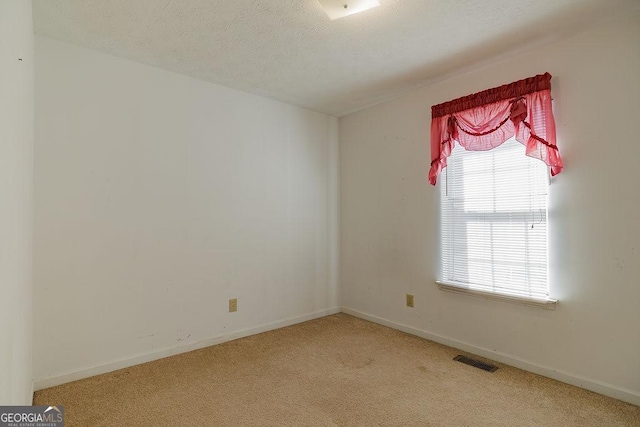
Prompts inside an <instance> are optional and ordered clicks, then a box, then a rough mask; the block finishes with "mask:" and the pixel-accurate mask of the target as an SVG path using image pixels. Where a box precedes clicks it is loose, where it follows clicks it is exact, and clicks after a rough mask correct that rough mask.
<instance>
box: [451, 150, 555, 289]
mask: <svg viewBox="0 0 640 427" xmlns="http://www.w3.org/2000/svg"><path fill="white" fill-rule="evenodd" d="M443 175H444V176H443V177H442V178H444V179H441V180H440V184H439V185H440V194H441V222H440V223H441V239H442V240H441V251H442V252H441V257H442V258H441V279H440V281H439V283H441V284H446V285H449V286H454V287H457V288H459V289H466V290H469V291H475V292H478V291H479V292H483V293H491V294H495V295H502V296H506V297H514V298H517V299H526V300H536V301H548V300H549V292H548V280H547V188H548V185H549V178H548V171H547V167H546V165H545V164H544V163H543V162H541V161H539V160H536V159H532V158H530V157H527V156H526V155H525V153H524V146H523V145H522V144H520V143H518V142H517V141H515V140H514V139H511V140H509V141H507V142H505V143H504V144H502V145H501V146H500V147H498V148H494V149H493V150H489V151H466V150H465V149H464V148H462V147H460V146H456V148H455V149H454V150H453V153H452V154H451V156H450V157H449V159H448V160H447V167H446V168H445V169H444V174H443ZM475 292H474V293H475Z"/></svg>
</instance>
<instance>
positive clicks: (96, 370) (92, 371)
mask: <svg viewBox="0 0 640 427" xmlns="http://www.w3.org/2000/svg"><path fill="white" fill-rule="evenodd" d="M336 313H340V308H339V307H335V308H330V309H327V310H321V311H316V312H314V313H310V314H305V315H303V316H297V317H291V318H287V319H283V320H278V321H276V322H272V323H267V324H266V325H261V326H257V327H255V328H249V329H244V330H241V331H237V332H232V333H229V334H225V335H220V336H217V337H214V338H209V339H206V340H203V341H198V342H195V343H188V344H182V345H178V346H175V347H170V348H165V349H161V350H156V351H153V352H149V353H144V354H139V355H137V356H133V357H128V358H125V359H120V360H117V361H114V362H110V363H105V364H102V365H98V366H92V367H89V368H84V369H78V370H76V371H72V372H67V373H65V374H61V375H56V376H50V377H45V378H38V379H36V380H35V381H34V385H33V387H34V389H35V390H36V391H37V390H42V389H45V388H49V387H54V386H57V385H60V384H65V383H69V382H71V381H77V380H81V379H83V378H88V377H93V376H95V375H101V374H106V373H107V372H113V371H117V370H118V369H123V368H128V367H130V366H134V365H139V364H141V363H146V362H152V361H154V360H158V359H163V358H165V357H169V356H175V355H176V354H181V353H186V352H189V351H193V350H198V349H201V348H204V347H209V346H212V345H216V344H222V343H224V342H227V341H233V340H237V339H239V338H244V337H248V336H250V335H256V334H260V333H262V332H267V331H272V330H274V329H279V328H284V327H285V326H291V325H295V324H296V323H302V322H306V321H308V320H313V319H317V318H320V317H325V316H329V315H331V314H336ZM32 396H33V393H32Z"/></svg>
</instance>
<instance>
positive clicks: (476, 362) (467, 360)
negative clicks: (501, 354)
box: [453, 354, 498, 372]
mask: <svg viewBox="0 0 640 427" xmlns="http://www.w3.org/2000/svg"><path fill="white" fill-rule="evenodd" d="M453 360H455V361H458V362H461V363H464V364H465V365H469V366H473V367H474V368H478V369H482V370H483V371H487V372H495V371H496V370H497V369H498V367H497V366H494V365H490V364H488V363H484V362H481V361H479V360H475V359H471V358H469V357H466V356H462V355H461V354H459V355H457V356H456V357H454V358H453Z"/></svg>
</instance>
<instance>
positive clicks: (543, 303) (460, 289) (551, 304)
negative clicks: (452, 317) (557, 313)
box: [436, 280, 558, 310]
mask: <svg viewBox="0 0 640 427" xmlns="http://www.w3.org/2000/svg"><path fill="white" fill-rule="evenodd" d="M436 285H438V288H440V290H443V291H447V292H455V293H457V294H464V295H471V296H474V297H482V298H488V299H495V300H498V301H505V302H513V303H516V304H523V305H528V306H530V307H538V308H546V309H547V310H555V309H556V304H557V303H558V300H556V299H552V298H547V299H544V300H543V299H535V298H526V297H519V296H515V295H513V296H512V295H503V294H498V293H493V292H484V291H479V290H476V289H469V288H468V287H467V286H465V285H464V284H458V283H455V282H444V281H440V280H437V281H436Z"/></svg>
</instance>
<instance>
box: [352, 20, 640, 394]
mask: <svg viewBox="0 0 640 427" xmlns="http://www.w3.org/2000/svg"><path fill="white" fill-rule="evenodd" d="M639 46H640V17H639V16H634V17H631V18H628V19H627V20H625V21H621V22H612V23H609V24H607V25H605V26H603V27H600V28H597V29H594V30H592V31H590V32H587V33H583V34H581V35H578V36H576V37H574V38H571V39H568V40H565V41H563V42H560V43H557V44H554V45H551V46H547V47H543V48H539V49H537V50H535V51H531V52H528V53H525V54H522V55H520V56H517V57H514V58H511V59H509V60H508V61H503V62H499V63H494V64H493V65H490V66H487V67H485V68H482V69H479V70H475V71H473V72H469V73H467V74H464V75H460V76H457V77H454V78H449V79H447V80H444V81H441V82H438V83H436V84H433V85H431V86H429V87H425V88H422V89H421V90H417V91H415V92H414V93H412V94H409V95H406V96H404V97H402V98H399V99H396V100H393V101H391V102H387V103H384V104H381V105H377V106H374V107H372V108H369V109H366V110H364V111H361V112H358V113H355V114H352V115H349V116H346V117H343V118H342V119H341V120H340V144H341V154H340V156H341V171H340V173H341V229H342V234H341V236H342V240H341V241H342V246H341V251H342V258H341V270H342V276H341V284H342V287H343V305H344V306H345V307H347V308H348V309H351V311H350V312H352V313H355V314H358V315H361V316H364V317H368V318H370V319H374V320H377V321H379V322H383V323H386V324H389V325H393V326H395V327H399V328H402V329H405V330H408V331H411V332H414V333H418V334H421V335H423V336H428V337H431V338H435V339H436V340H439V341H441V342H445V343H448V344H453V345H456V346H458V347H463V348H465V349H468V350H472V351H475V352H477V353H480V354H483V355H486V356H489V357H493V358H494V359H498V360H503V361H507V362H509V363H513V364H516V365H518V366H521V367H525V368H527V369H530V370H534V371H536V372H539V373H542V374H545V375H549V376H553V377H555V378H559V379H562V380H564V381H568V382H572V383H573V384H577V385H581V386H584V387H588V388H591V389H593V390H597V391H599V392H601V393H607V394H609V395H612V396H615V397H619V398H622V399H625V400H627V401H632V402H635V403H636V404H640V332H639V331H640V329H639V328H640V305H639V303H640V190H638V183H639V182H640V167H639V165H640V143H639V142H638V135H637V130H636V127H637V123H638V121H639V120H640V84H639V82H638V78H639V77H640V48H639ZM545 71H549V72H550V73H551V74H552V75H553V76H554V78H553V80H552V94H553V96H554V99H555V104H554V109H555V115H556V120H557V124H558V137H559V142H558V146H559V147H560V150H561V153H562V155H563V157H564V161H565V167H566V168H565V171H564V172H563V173H562V174H560V175H559V176H558V177H557V178H555V179H554V180H553V182H552V185H551V187H550V192H551V195H550V212H549V216H550V290H551V295H552V296H553V297H555V298H558V299H559V301H560V303H559V305H558V307H557V309H556V310H555V311H546V310H542V309H537V308H529V307H524V306H521V305H515V304H510V303H504V302H498V301H493V300H486V299H483V298H476V297H470V296H466V295H457V294H451V293H447V292H444V291H440V290H438V288H437V287H436V286H435V285H434V280H435V279H436V277H437V270H438V268H439V267H438V233H439V231H438V229H439V226H438V221H439V220H438V216H439V213H438V212H439V203H438V190H437V189H436V188H433V187H431V186H430V185H428V183H427V172H428V168H429V159H430V153H429V126H430V107H431V106H432V105H433V104H437V103H441V102H444V101H448V100H451V99H454V98H457V97H459V96H463V95H468V94H470V93H473V92H477V91H480V90H483V89H487V88H491V87H495V86H498V85H501V84H505V83H509V82H511V81H514V80H518V79H521V78H525V77H529V76H531V75H535V74H539V73H544V72H545ZM406 293H413V294H415V305H416V307H415V308H414V309H410V308H407V307H405V301H404V296H405V294H406Z"/></svg>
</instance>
